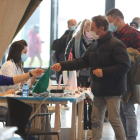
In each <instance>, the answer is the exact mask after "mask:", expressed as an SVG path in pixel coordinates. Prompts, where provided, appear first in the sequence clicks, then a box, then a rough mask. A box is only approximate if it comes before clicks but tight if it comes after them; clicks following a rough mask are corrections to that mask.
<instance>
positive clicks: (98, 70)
mask: <svg viewBox="0 0 140 140" xmlns="http://www.w3.org/2000/svg"><path fill="white" fill-rule="evenodd" d="M93 74H95V75H96V76H97V77H103V70H102V69H96V70H93Z"/></svg>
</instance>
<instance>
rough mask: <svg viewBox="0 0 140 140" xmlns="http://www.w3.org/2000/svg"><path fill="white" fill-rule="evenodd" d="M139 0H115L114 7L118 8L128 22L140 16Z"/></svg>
mask: <svg viewBox="0 0 140 140" xmlns="http://www.w3.org/2000/svg"><path fill="white" fill-rule="evenodd" d="M139 5H140V0H133V1H131V0H130V1H129V0H116V1H115V8H118V9H119V10H120V11H121V12H122V13H123V15H124V21H125V22H126V23H128V24H129V23H130V22H131V21H132V20H133V18H134V17H140V13H139Z"/></svg>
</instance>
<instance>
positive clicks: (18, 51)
mask: <svg viewBox="0 0 140 140" xmlns="http://www.w3.org/2000/svg"><path fill="white" fill-rule="evenodd" d="M27 58H28V55H27V43H26V41H25V40H19V41H15V42H14V43H12V44H11V46H10V49H9V53H8V57H7V61H6V62H5V63H4V64H3V65H2V67H1V73H2V74H3V75H5V76H9V77H14V76H16V75H21V74H23V73H24V71H23V65H24V62H25V61H26V60H27ZM35 78H36V76H33V77H31V78H30V79H29V80H28V81H25V82H27V84H28V86H29V87H31V86H32V85H33V84H34V82H35ZM23 84H24V82H23V83H20V84H18V85H12V86H6V87H4V89H5V92H6V91H8V90H9V89H15V91H18V90H20V89H21V88H22V85H23ZM41 112H42V113H46V112H48V109H47V106H46V105H42V106H41ZM41 120H42V123H41V124H42V129H43V130H45V131H48V132H51V126H50V119H49V116H46V119H44V117H42V119H41ZM46 139H47V140H52V136H50V135H48V136H47V135H46V136H44V140H46Z"/></svg>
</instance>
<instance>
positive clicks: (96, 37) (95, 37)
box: [89, 31, 100, 40]
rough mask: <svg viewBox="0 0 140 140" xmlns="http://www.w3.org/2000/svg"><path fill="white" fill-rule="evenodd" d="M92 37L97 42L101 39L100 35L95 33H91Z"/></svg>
mask: <svg viewBox="0 0 140 140" xmlns="http://www.w3.org/2000/svg"><path fill="white" fill-rule="evenodd" d="M89 33H90V35H91V36H92V37H93V39H95V40H97V39H99V38H100V37H99V35H96V33H95V31H89Z"/></svg>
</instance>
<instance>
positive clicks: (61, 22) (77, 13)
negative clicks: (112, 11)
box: [58, 0, 105, 37]
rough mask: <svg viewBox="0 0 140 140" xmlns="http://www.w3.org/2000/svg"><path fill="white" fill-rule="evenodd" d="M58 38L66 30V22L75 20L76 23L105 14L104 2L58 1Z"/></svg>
mask: <svg viewBox="0 0 140 140" xmlns="http://www.w3.org/2000/svg"><path fill="white" fill-rule="evenodd" d="M58 14H59V15H58V37H61V36H62V35H63V34H64V32H65V30H67V29H68V27H67V21H68V20H69V19H76V21H77V23H78V22H79V21H82V20H84V19H91V18H92V17H93V16H96V15H104V14H105V0H86V1H85V0H83V1H82V0H70V1H67V0H59V11H58Z"/></svg>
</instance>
